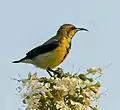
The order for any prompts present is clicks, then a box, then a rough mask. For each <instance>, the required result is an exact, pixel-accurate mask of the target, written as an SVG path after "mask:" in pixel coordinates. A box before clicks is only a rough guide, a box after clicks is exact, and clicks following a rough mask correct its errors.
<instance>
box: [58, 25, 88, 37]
mask: <svg viewBox="0 0 120 110" xmlns="http://www.w3.org/2000/svg"><path fill="white" fill-rule="evenodd" d="M78 31H88V30H87V29H85V28H77V27H76V26H74V25H72V24H64V25H62V26H61V27H60V28H59V29H58V31H57V35H64V36H66V37H69V38H72V37H73V36H74V35H75V33H76V32H78Z"/></svg>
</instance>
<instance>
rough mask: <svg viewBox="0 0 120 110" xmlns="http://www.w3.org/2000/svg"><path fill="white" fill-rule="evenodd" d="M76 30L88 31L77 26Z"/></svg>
mask: <svg viewBox="0 0 120 110" xmlns="http://www.w3.org/2000/svg"><path fill="white" fill-rule="evenodd" d="M77 31H88V30H87V29H85V28H77Z"/></svg>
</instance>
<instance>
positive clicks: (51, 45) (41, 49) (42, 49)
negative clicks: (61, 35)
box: [26, 41, 59, 59]
mask: <svg viewBox="0 0 120 110" xmlns="http://www.w3.org/2000/svg"><path fill="white" fill-rule="evenodd" d="M58 46H59V41H51V42H46V43H45V44H43V45H41V46H38V47H36V48H34V49H32V50H31V51H29V52H28V53H27V54H26V55H27V56H26V57H27V58H28V59H31V58H34V57H36V56H38V55H40V54H44V53H47V52H50V51H53V50H54V49H56V48H57V47H58Z"/></svg>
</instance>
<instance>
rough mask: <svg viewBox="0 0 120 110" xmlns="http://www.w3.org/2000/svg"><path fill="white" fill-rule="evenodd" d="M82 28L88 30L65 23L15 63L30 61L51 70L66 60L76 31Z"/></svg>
mask: <svg viewBox="0 0 120 110" xmlns="http://www.w3.org/2000/svg"><path fill="white" fill-rule="evenodd" d="M82 30H84V31H88V30H87V29H84V28H77V27H75V26H74V25H72V24H64V25H62V26H61V27H60V28H59V29H58V31H57V34H56V35H55V36H54V37H52V38H50V39H49V40H48V41H47V42H45V43H44V44H42V45H40V46H38V47H36V48H34V49H32V50H31V51H29V52H28V53H27V54H26V56H25V57H24V58H22V59H20V60H18V61H14V62H13V63H19V62H22V63H30V64H33V65H35V66H36V67H40V68H42V69H46V70H47V71H48V72H49V71H51V70H52V69H53V68H55V67H57V66H58V65H59V64H61V63H62V62H63V61H64V60H65V58H66V57H67V55H68V53H69V51H70V49H71V41H72V38H73V36H74V35H75V33H76V32H78V31H82Z"/></svg>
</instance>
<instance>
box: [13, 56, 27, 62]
mask: <svg viewBox="0 0 120 110" xmlns="http://www.w3.org/2000/svg"><path fill="white" fill-rule="evenodd" d="M25 60H26V57H24V58H22V59H20V60H17V61H13V62H12V63H20V62H24V61H25Z"/></svg>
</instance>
